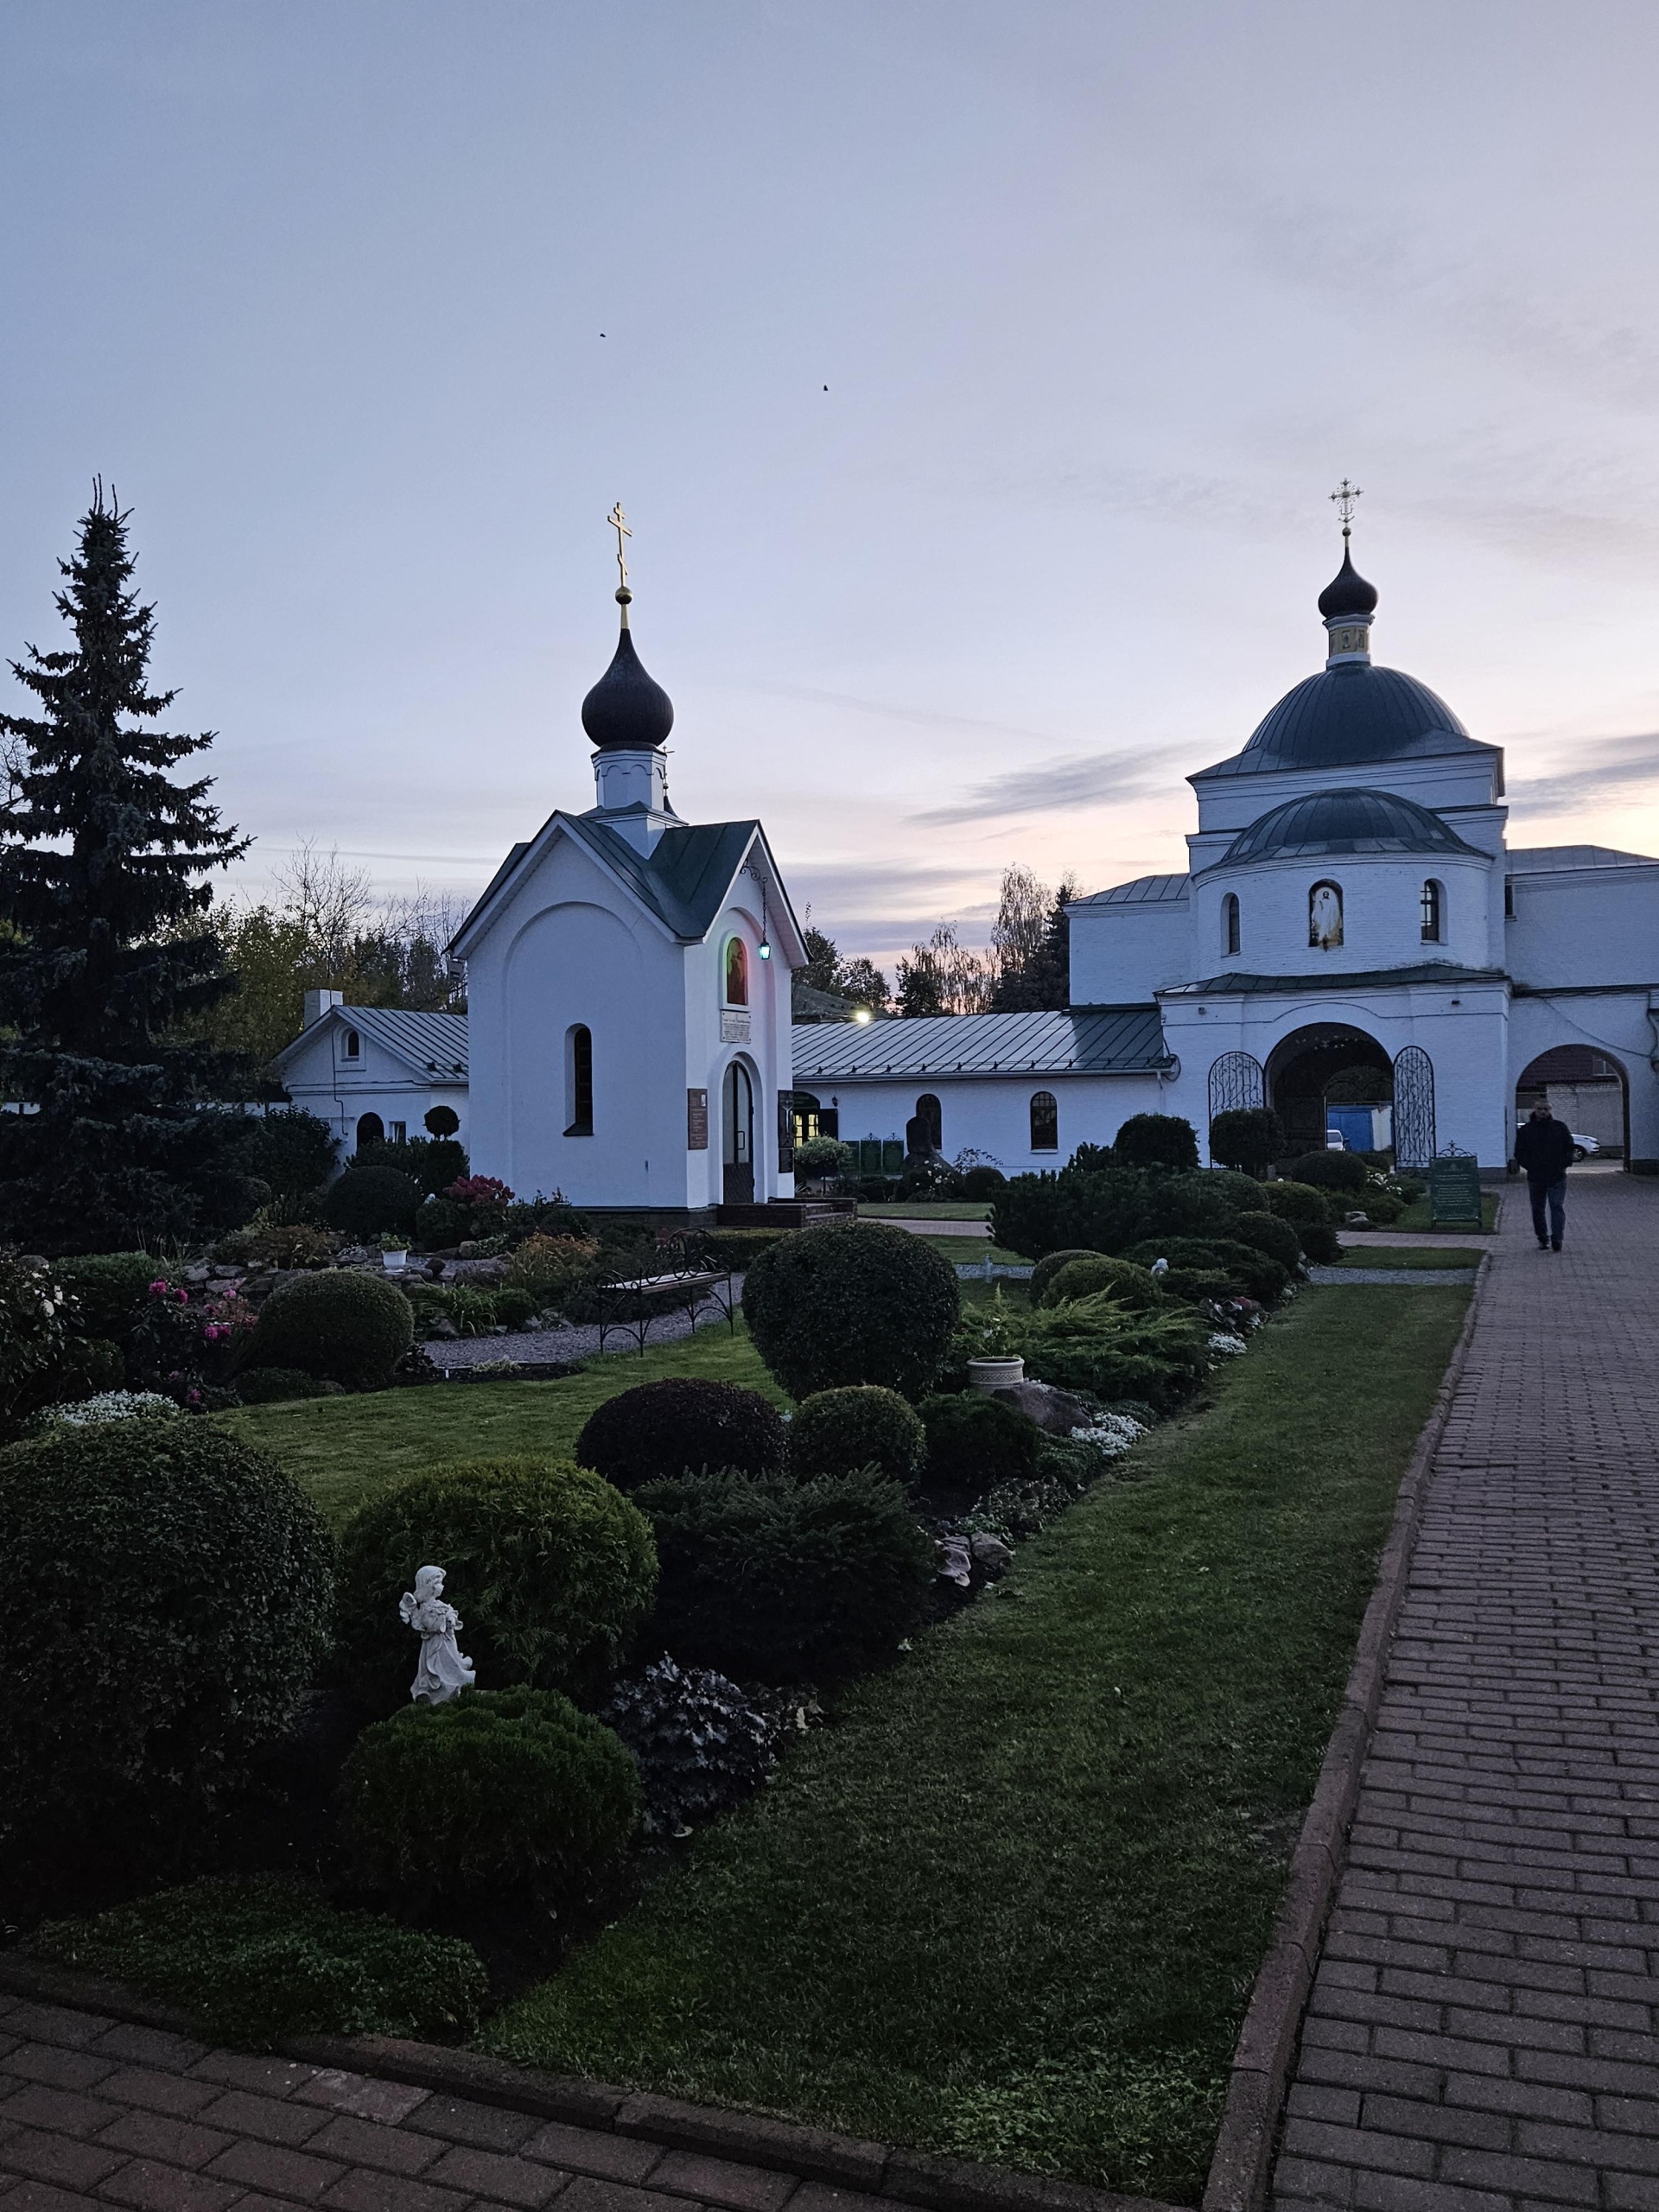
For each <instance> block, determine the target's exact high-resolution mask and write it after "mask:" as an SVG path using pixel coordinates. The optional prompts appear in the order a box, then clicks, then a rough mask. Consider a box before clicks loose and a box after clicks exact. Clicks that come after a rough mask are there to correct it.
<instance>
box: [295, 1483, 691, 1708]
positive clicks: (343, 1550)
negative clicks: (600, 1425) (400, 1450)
mask: <svg viewBox="0 0 1659 2212" xmlns="http://www.w3.org/2000/svg"><path fill="white" fill-rule="evenodd" d="M429 1563H435V1564H436V1565H438V1566H440V1567H442V1568H443V1569H444V1571H445V1573H446V1575H447V1577H448V1580H447V1583H446V1586H445V1590H444V1596H445V1598H446V1599H448V1602H449V1603H450V1604H451V1605H454V1607H455V1609H456V1611H458V1612H459V1613H460V1614H461V1618H462V1620H463V1621H464V1622H465V1623H466V1627H465V1630H463V1632H462V1635H461V1649H463V1650H464V1651H465V1652H466V1653H467V1656H468V1657H469V1658H470V1659H471V1660H472V1661H473V1662H474V1665H475V1667H476V1668H477V1669H478V1679H479V1681H480V1683H481V1684H482V1685H483V1686H484V1687H485V1688H493V1689H499V1688H506V1687H508V1686H509V1685H512V1684H517V1683H524V1684H526V1685H528V1686H529V1687H530V1688H534V1689H544V1690H573V1691H576V1692H579V1693H580V1692H584V1691H587V1690H589V1689H591V1688H594V1687H595V1686H596V1685H597V1684H598V1683H599V1682H601V1681H603V1679H604V1678H605V1676H606V1675H607V1674H609V1673H610V1672H612V1670H613V1669H614V1668H615V1667H616V1666H617V1665H618V1664H619V1663H620V1662H621V1660H622V1659H623V1657H624V1656H625V1655H626V1650H627V1647H628V1644H629V1643H630V1642H631V1640H632V1637H633V1634H634V1631H635V1630H636V1629H637V1628H638V1627H639V1624H640V1623H641V1622H642V1621H643V1620H644V1619H645V1618H646V1616H647V1615H648V1614H649V1612H650V1611H651V1608H652V1600H653V1599H654V1598H655V1596H656V1594H657V1560H656V1555H655V1553H654V1552H653V1550H652V1539H651V1528H650V1524H649V1523H648V1522H647V1521H646V1520H645V1516H644V1515H643V1514H641V1513H638V1512H636V1511H635V1510H634V1508H633V1507H632V1505H630V1504H629V1503H628V1501H627V1500H626V1498H625V1497H623V1496H622V1495H621V1493H620V1491H617V1490H614V1489H613V1488H612V1486H611V1484H609V1483H607V1482H604V1481H602V1480H601V1478H600V1477H599V1476H598V1475H595V1474H594V1473H592V1472H591V1471H589V1470H588V1468H586V1467H575V1466H572V1465H570V1463H569V1460H547V1459H475V1460H463V1461H459V1462H456V1463H455V1464H454V1465H448V1466H442V1467H434V1468H432V1469H431V1470H429V1472H427V1473H426V1474H423V1475H414V1476H411V1477H410V1479H409V1480H408V1481H407V1482H402V1483H398V1484H396V1485H395V1486H394V1487H393V1488H392V1489H391V1490H388V1491H383V1492H382V1493H381V1495H380V1496H379V1497H376V1498H372V1499H371V1500H370V1502H369V1503H367V1504H366V1505H365V1506H364V1507H362V1508H361V1509H360V1510H359V1511H358V1512H357V1513H355V1514H353V1516H352V1518H351V1520H350V1521H348V1522H346V1527H345V1529H344V1531H343V1532H342V1534H341V1536H340V1568H339V1574H340V1606H339V1630H338V1643H337V1650H338V1655H339V1661H340V1666H341V1668H342V1669H343V1671H344V1672H345V1674H346V1677H347V1679H348V1681H350V1683H351V1685H352V1687H353V1689H354V1690H355V1691H356V1692H357V1693H358V1694H359V1696H361V1697H362V1698H363V1700H365V1703H367V1704H368V1705H370V1706H371V1707H376V1708H378V1709H380V1710H385V1707H388V1706H394V1705H396V1704H397V1702H398V1701H399V1700H406V1699H407V1698H408V1695H409V1685H410V1681H411V1679H412V1678H413V1675H414V1673H415V1664H416V1659H417V1658H418V1656H419V1647H418V1646H417V1644H416V1641H415V1639H414V1637H412V1636H411V1635H410V1632H409V1630H407V1629H406V1628H405V1627H404V1624H403V1623H402V1621H401V1620H400V1619H399V1618H398V1615H397V1601H398V1599H399V1598H400V1597H401V1596H402V1595H403V1593H404V1591H406V1590H410V1589H412V1588H413V1587H414V1581H415V1574H416V1569H417V1568H419V1567H425V1566H427V1565H428V1564H429Z"/></svg>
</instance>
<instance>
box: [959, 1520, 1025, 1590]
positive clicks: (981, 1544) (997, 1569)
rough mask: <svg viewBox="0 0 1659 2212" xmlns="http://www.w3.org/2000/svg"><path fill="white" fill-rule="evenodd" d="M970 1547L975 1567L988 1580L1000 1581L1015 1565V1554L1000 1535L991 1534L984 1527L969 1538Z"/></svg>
mask: <svg viewBox="0 0 1659 2212" xmlns="http://www.w3.org/2000/svg"><path fill="white" fill-rule="evenodd" d="M968 1549H969V1554H971V1556H972V1559H973V1562H974V1565H975V1567H976V1568H977V1569H978V1570H979V1572H980V1573H981V1574H982V1575H983V1576H984V1578H985V1580H987V1581H988V1582H1000V1581H1001V1580H1002V1577H1003V1576H1004V1575H1005V1574H1006V1573H1007V1571H1008V1569H1009V1568H1010V1567H1012V1566H1013V1565H1014V1554H1013V1552H1012V1551H1011V1550H1010V1549H1009V1548H1008V1546H1007V1544H1005V1543H1004V1542H1003V1541H1002V1539H1001V1537H1000V1536H993V1535H988V1534H987V1533H986V1531H985V1530H984V1529H981V1530H980V1531H979V1532H978V1534H977V1535H973V1536H970V1537H969V1540H968Z"/></svg>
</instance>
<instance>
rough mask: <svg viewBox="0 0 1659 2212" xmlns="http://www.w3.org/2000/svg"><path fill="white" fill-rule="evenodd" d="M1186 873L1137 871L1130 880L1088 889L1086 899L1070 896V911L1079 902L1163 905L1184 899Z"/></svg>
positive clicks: (1189, 881) (1188, 884)
mask: <svg viewBox="0 0 1659 2212" xmlns="http://www.w3.org/2000/svg"><path fill="white" fill-rule="evenodd" d="M1191 886H1192V877H1191V876H1190V875H1137V876H1136V878H1135V881H1134V882H1133V883H1115V884H1113V885H1112V887H1110V889H1109V890H1107V891H1093V892H1090V894H1089V896H1088V898H1086V899H1071V901H1070V902H1069V904H1070V908H1071V911H1073V912H1075V910H1076V909H1077V907H1079V906H1169V905H1172V904H1173V903H1174V902H1175V901H1176V900H1178V899H1185V896H1186V894H1187V892H1188V890H1189V889H1190V887H1191Z"/></svg>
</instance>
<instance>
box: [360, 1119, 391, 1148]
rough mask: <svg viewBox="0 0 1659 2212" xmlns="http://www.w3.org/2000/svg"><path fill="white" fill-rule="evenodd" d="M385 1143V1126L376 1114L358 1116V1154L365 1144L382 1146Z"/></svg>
mask: <svg viewBox="0 0 1659 2212" xmlns="http://www.w3.org/2000/svg"><path fill="white" fill-rule="evenodd" d="M385 1141H386V1125H385V1122H383V1121H382V1120H381V1118H380V1116H378V1114H360V1115H359V1116H358V1122H357V1149H358V1150H359V1152H361V1151H362V1149H363V1147H364V1146H365V1144H384V1143H385Z"/></svg>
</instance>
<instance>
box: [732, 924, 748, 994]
mask: <svg viewBox="0 0 1659 2212" xmlns="http://www.w3.org/2000/svg"><path fill="white" fill-rule="evenodd" d="M748 1002H749V948H748V946H747V944H744V942H743V940H742V938H741V937H728V938H727V940H726V1003H727V1005H728V1006H747V1004H748Z"/></svg>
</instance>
